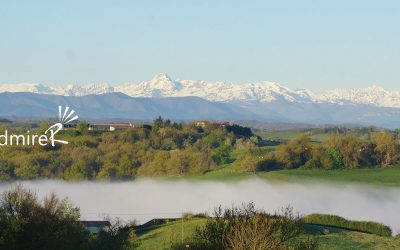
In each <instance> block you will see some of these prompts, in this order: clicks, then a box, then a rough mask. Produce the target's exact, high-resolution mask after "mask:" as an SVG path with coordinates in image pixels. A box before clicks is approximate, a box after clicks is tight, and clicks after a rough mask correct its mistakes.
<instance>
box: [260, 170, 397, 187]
mask: <svg viewBox="0 0 400 250" xmlns="http://www.w3.org/2000/svg"><path fill="white" fill-rule="evenodd" d="M257 175H258V176H260V177H262V178H266V179H269V180H283V181H292V180H328V181H340V182H359V183H368V184H377V185H389V186H400V167H391V168H385V169H353V170H322V169H311V170H305V169H293V170H278V171H271V172H261V173H257Z"/></svg>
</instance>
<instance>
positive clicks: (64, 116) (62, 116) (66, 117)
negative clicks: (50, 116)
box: [58, 106, 79, 126]
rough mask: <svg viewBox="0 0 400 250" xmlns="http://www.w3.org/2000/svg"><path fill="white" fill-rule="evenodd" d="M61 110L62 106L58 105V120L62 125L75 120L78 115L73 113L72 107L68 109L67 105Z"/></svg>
mask: <svg viewBox="0 0 400 250" xmlns="http://www.w3.org/2000/svg"><path fill="white" fill-rule="evenodd" d="M62 111H63V107H62V106H58V120H59V121H60V123H61V124H62V125H63V126H64V125H66V124H68V123H71V122H73V121H75V120H77V119H78V118H79V116H77V115H75V116H73V115H74V114H75V110H73V109H71V110H70V109H69V107H65V110H64V112H62Z"/></svg>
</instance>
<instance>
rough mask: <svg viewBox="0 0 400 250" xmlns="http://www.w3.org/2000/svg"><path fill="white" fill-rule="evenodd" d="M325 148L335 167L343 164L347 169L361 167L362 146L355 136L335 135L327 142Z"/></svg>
mask: <svg viewBox="0 0 400 250" xmlns="http://www.w3.org/2000/svg"><path fill="white" fill-rule="evenodd" d="M324 146H325V147H326V148H327V150H328V153H329V154H330V155H331V157H332V160H333V161H334V164H335V165H341V164H343V167H345V168H347V169H354V168H357V167H359V165H360V160H361V156H362V145H361V142H360V141H359V139H358V138H357V137H356V136H355V135H340V134H333V135H331V136H330V137H329V138H328V139H327V140H326V142H325V144H324Z"/></svg>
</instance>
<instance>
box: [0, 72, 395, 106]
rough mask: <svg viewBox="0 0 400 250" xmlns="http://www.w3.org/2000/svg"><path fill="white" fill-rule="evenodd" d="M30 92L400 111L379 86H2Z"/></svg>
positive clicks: (158, 80) (165, 80) (162, 79)
mask: <svg viewBox="0 0 400 250" xmlns="http://www.w3.org/2000/svg"><path fill="white" fill-rule="evenodd" d="M3 92H30V93H40V94H52V95H63V96H85V95H98V94H105V93H113V92H121V93H124V94H126V95H128V96H131V97H186V96H196V97H200V98H203V99H206V100H208V101H214V102H232V101H241V102H243V101H257V102H262V103H268V102H272V101H286V102H290V103H333V104H366V105H372V106H376V107H391V108H400V91H387V90H385V89H383V88H382V87H379V86H371V87H367V88H358V89H350V90H344V89H336V90H328V91H324V92H321V93H316V92H312V91H309V90H306V89H290V88H287V87H285V86H282V85H280V84H278V83H274V82H266V81H264V82H260V83H243V84H230V83H225V82H207V81H201V80H173V79H171V78H170V77H169V76H168V75H166V74H158V75H156V76H155V77H154V78H153V79H151V80H150V81H145V82H142V83H139V84H134V83H128V84H123V85H118V86H110V85H108V84H89V85H86V86H78V85H68V86H66V87H60V86H57V87H53V86H44V85H42V84H32V83H20V84H0V93H3Z"/></svg>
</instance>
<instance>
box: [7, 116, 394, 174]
mask: <svg viewBox="0 0 400 250" xmlns="http://www.w3.org/2000/svg"><path fill="white" fill-rule="evenodd" d="M49 125H50V122H46V121H42V122H40V124H38V125H37V126H36V127H35V126H32V124H30V125H29V124H28V125H27V124H25V125H24V124H21V123H19V124H18V126H14V125H13V123H2V124H1V125H0V126H1V128H0V131H3V130H8V131H9V132H10V131H11V132H13V133H15V134H17V133H21V134H24V133H26V131H27V130H30V133H31V134H32V133H38V134H41V133H43V132H44V131H45V130H46V129H47V128H48V127H49ZM287 134H290V136H287V135H284V134H282V133H281V134H279V133H278V134H275V135H274V134H271V132H265V131H261V132H260V131H252V130H251V129H250V128H247V127H243V126H239V125H235V124H226V123H216V122H207V121H201V122H191V123H176V122H171V121H170V120H164V119H163V118H161V117H159V118H157V119H156V120H154V122H153V123H152V124H151V125H137V126H135V127H133V128H127V129H121V130H116V131H90V130H88V124H87V123H86V122H84V121H82V122H80V123H79V124H78V125H77V126H76V128H73V129H67V130H64V131H62V132H60V133H59V134H58V135H57V136H58V138H59V139H62V140H66V141H68V142H69V144H68V145H62V144H57V145H56V147H52V146H51V145H49V146H46V147H43V146H40V145H35V146H21V145H19V146H4V147H0V180H14V179H36V178H60V179H67V180H83V179H90V180H94V179H132V178H135V177H138V176H181V175H203V174H206V173H209V172H214V171H220V170H221V169H224V170H229V171H233V172H238V173H246V172H251V173H254V172H258V171H273V170H279V169H316V168H318V169H358V168H386V167H389V166H396V165H398V164H399V163H400V157H399V156H400V154H399V152H400V151H399V149H400V146H399V134H400V131H399V130H395V131H389V130H382V129H376V128H353V129H346V128H342V127H332V128H324V129H317V130H316V129H314V130H310V131H308V130H303V131H300V132H297V133H296V134H295V135H293V134H291V132H288V133H287Z"/></svg>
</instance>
